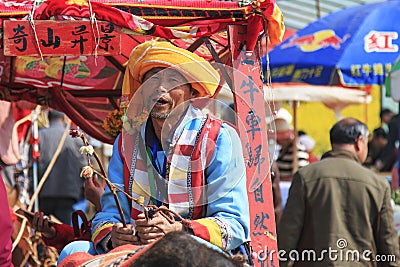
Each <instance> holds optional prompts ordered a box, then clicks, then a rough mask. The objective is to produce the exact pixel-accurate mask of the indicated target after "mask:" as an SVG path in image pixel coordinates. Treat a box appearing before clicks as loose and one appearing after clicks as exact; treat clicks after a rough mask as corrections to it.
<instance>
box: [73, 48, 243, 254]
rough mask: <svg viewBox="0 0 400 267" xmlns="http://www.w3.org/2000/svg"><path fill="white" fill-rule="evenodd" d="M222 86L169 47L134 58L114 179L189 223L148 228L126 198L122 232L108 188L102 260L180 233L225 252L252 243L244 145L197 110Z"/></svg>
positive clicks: (154, 223)
mask: <svg viewBox="0 0 400 267" xmlns="http://www.w3.org/2000/svg"><path fill="white" fill-rule="evenodd" d="M218 84H219V75H218V73H217V72H216V71H215V69H214V68H213V67H212V66H211V65H210V64H209V63H208V62H207V61H205V60H204V59H203V58H201V57H199V56H197V55H195V54H193V53H191V52H189V51H186V50H184V49H181V48H177V47H175V46H174V45H172V44H170V43H168V42H156V41H149V42H146V43H143V44H141V45H139V46H138V47H136V48H135V49H134V50H133V51H132V54H131V56H130V59H129V62H128V66H127V70H126V73H125V77H124V83H123V94H125V95H126V96H128V98H129V99H130V101H131V102H130V103H131V104H130V106H129V108H128V109H127V111H126V114H127V118H124V128H125V131H124V134H122V135H120V136H119V137H118V138H117V139H116V141H115V143H114V150H113V155H112V158H111V160H110V164H109V169H108V176H109V179H110V180H111V182H112V183H113V184H115V185H116V186H118V187H119V188H121V189H123V190H124V191H125V192H127V193H128V194H129V195H131V196H132V197H133V198H135V199H138V198H139V197H141V198H143V199H144V205H148V204H153V205H157V206H162V205H163V206H166V207H168V208H169V209H170V210H171V211H173V212H176V213H177V214H179V215H180V216H182V217H183V218H185V219H187V220H189V222H190V223H185V224H182V223H181V222H180V221H175V222H174V223H171V222H169V221H168V220H167V219H165V217H164V216H161V214H159V213H156V214H155V216H154V218H153V219H150V220H146V218H145V215H144V213H143V209H142V207H141V206H140V205H138V204H137V203H136V202H135V201H131V200H130V199H128V198H127V197H126V196H125V195H124V194H123V193H121V192H119V193H118V197H119V201H120V203H121V206H122V210H123V213H124V215H125V218H126V222H127V227H123V225H122V223H121V219H120V216H119V213H118V209H117V206H116V203H115V201H114V199H113V195H112V192H110V189H109V188H107V189H106V191H105V193H104V194H103V196H102V199H101V205H102V210H101V212H99V213H98V214H97V215H96V216H95V218H94V219H93V237H92V240H93V244H94V249H95V252H96V253H98V254H101V253H105V252H108V251H109V250H111V249H113V248H115V247H118V246H121V245H125V244H133V245H139V244H150V243H153V242H155V241H158V240H159V239H161V238H162V237H163V236H164V235H166V234H167V233H169V232H173V231H186V232H189V233H191V234H192V235H193V236H194V237H195V238H196V239H198V240H200V241H202V242H204V241H206V243H208V244H212V246H215V247H218V248H220V249H222V250H224V251H230V250H234V249H236V248H238V247H239V246H240V245H241V244H243V243H244V242H246V241H248V240H249V228H250V226H249V225H250V221H249V210H248V200H247V192H246V173H245V165H244V159H243V153H242V151H241V146H240V145H238V144H239V143H240V139H239V137H238V135H237V133H236V131H235V130H234V129H233V128H231V127H230V126H228V125H227V124H225V123H223V122H222V121H220V120H217V119H216V118H213V117H211V116H208V115H204V114H202V113H201V111H200V109H198V108H196V107H195V106H194V104H193V102H194V101H195V100H196V99H197V98H199V97H211V96H213V94H214V93H215V91H216V89H217V87H218ZM147 113H149V116H148V117H146V116H143V114H147ZM92 249H93V248H91V250H92ZM68 250H70V252H71V251H78V250H79V249H76V248H75V249H71V248H68ZM92 252H93V251H92Z"/></svg>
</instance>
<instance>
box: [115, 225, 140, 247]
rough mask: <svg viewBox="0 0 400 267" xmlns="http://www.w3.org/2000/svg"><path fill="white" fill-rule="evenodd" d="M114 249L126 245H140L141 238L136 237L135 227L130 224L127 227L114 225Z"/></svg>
mask: <svg viewBox="0 0 400 267" xmlns="http://www.w3.org/2000/svg"><path fill="white" fill-rule="evenodd" d="M111 244H112V247H113V248H115V247H119V246H122V245H126V244H133V245H140V242H139V238H138V237H137V236H136V235H135V227H134V226H133V225H131V224H128V225H127V226H126V227H124V226H123V224H122V223H116V224H114V226H113V228H112V231H111Z"/></svg>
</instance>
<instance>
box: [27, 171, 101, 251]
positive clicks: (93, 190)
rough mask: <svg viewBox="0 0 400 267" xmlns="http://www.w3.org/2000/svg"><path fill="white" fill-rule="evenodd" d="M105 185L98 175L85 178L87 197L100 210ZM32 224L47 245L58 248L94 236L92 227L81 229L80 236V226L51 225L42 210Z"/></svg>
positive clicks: (36, 213)
mask: <svg viewBox="0 0 400 267" xmlns="http://www.w3.org/2000/svg"><path fill="white" fill-rule="evenodd" d="M104 187H105V184H104V182H100V181H99V180H98V178H97V175H94V176H92V178H89V179H85V190H84V193H85V198H86V199H87V200H88V201H90V202H91V203H92V204H93V205H95V206H96V208H97V210H98V211H100V210H101V205H100V198H101V195H102V194H103V192H104ZM74 212H75V211H74ZM90 225H91V223H90V224H89V227H90ZM31 226H32V228H33V229H34V230H35V231H37V232H40V233H42V237H43V241H44V243H45V244H46V245H48V246H53V247H55V248H56V249H58V250H62V249H63V248H64V247H65V246H66V245H67V244H69V243H71V242H72V241H75V240H90V239H91V236H92V234H91V229H81V231H80V236H76V234H75V232H74V227H75V228H76V227H78V226H75V225H74V226H70V225H69V224H60V223H55V224H54V225H51V224H50V223H49V219H48V217H47V216H45V214H44V213H43V212H42V211H38V212H35V216H34V217H33V220H32V222H31ZM85 227H86V226H85ZM82 230H89V232H86V233H82ZM60 256H63V255H60Z"/></svg>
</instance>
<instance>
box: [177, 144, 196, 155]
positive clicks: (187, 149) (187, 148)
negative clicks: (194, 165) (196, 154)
mask: <svg viewBox="0 0 400 267" xmlns="http://www.w3.org/2000/svg"><path fill="white" fill-rule="evenodd" d="M192 151H193V146H191V145H177V147H176V148H175V154H176V155H182V156H190V154H192Z"/></svg>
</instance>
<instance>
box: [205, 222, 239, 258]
mask: <svg viewBox="0 0 400 267" xmlns="http://www.w3.org/2000/svg"><path fill="white" fill-rule="evenodd" d="M207 219H209V220H211V221H213V222H215V223H216V224H218V227H219V230H220V231H221V232H220V233H221V237H222V249H223V250H228V249H229V248H230V247H231V244H232V239H233V234H232V228H231V225H230V224H229V222H228V221H227V220H225V219H224V218H222V217H207Z"/></svg>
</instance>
